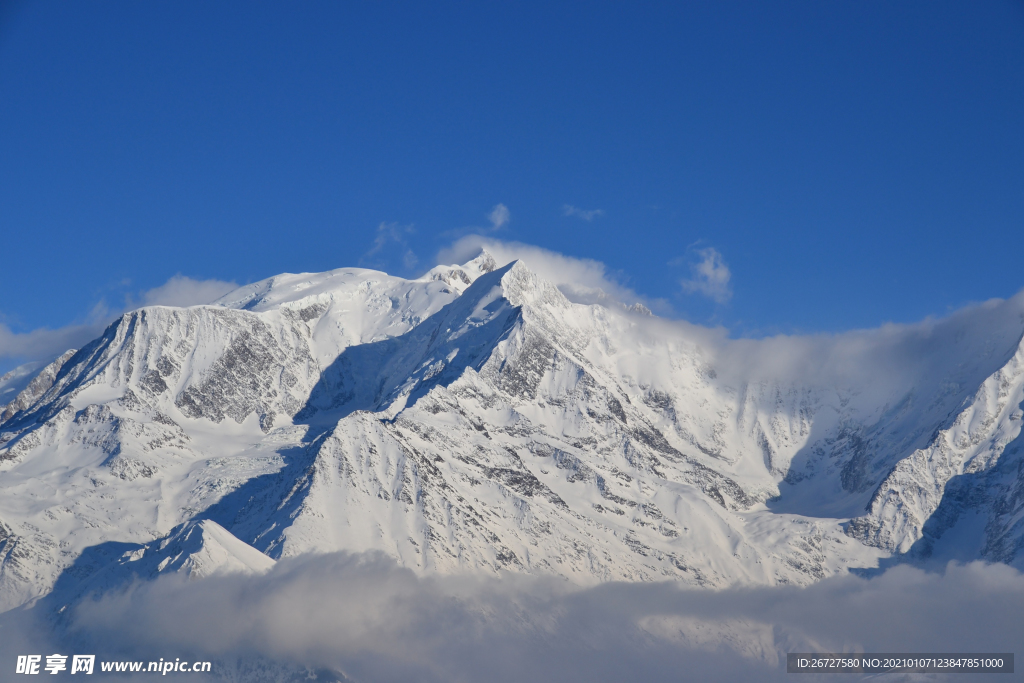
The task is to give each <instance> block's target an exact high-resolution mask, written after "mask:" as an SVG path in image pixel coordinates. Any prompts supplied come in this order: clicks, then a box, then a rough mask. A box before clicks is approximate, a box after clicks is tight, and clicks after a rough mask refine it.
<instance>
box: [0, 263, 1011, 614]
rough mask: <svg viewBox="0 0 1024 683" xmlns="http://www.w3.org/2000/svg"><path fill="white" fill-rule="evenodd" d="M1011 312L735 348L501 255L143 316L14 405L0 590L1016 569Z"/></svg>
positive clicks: (289, 278)
mask: <svg viewBox="0 0 1024 683" xmlns="http://www.w3.org/2000/svg"><path fill="white" fill-rule="evenodd" d="M1022 311H1024V297H1021V296H1018V297H1016V298H1015V299H1011V300H1008V301H1002V302H990V303H987V304H984V305H981V306H977V307H974V308H971V309H965V310H964V311H961V312H959V313H957V314H954V315H953V316H951V317H950V318H947V319H944V320H941V321H929V322H926V323H922V324H920V325H916V326H904V327H898V326H889V327H886V328H882V329H880V330H873V331H865V332H855V333H849V334H846V335H840V336H834V337H803V338H798V337H778V338H773V339H767V340H762V341H751V340H743V341H730V340H726V339H724V338H723V337H722V336H721V334H720V332H718V331H713V330H707V329H703V328H698V327H694V326H691V325H687V324H685V323H679V322H672V321H666V320H662V319H659V318H657V317H654V316H651V315H649V314H646V315H645V314H643V312H642V311H639V309H636V310H632V309H625V308H623V307H621V306H619V305H617V304H616V305H614V306H609V307H605V306H601V305H583V304H578V303H572V302H571V301H570V300H569V299H567V298H566V297H565V296H564V295H563V293H562V291H561V290H560V289H559V288H558V287H556V286H554V285H552V284H550V283H549V282H547V281H545V280H543V279H541V278H539V277H538V276H537V275H536V274H534V273H533V272H531V271H530V269H529V268H528V266H527V265H526V264H524V263H522V262H513V263H509V264H506V265H503V266H500V267H499V264H497V263H495V262H494V259H493V258H491V257H490V256H489V255H488V254H486V253H483V254H481V255H480V256H479V257H477V258H476V259H473V260H472V261H470V262H469V263H467V264H464V265H462V266H439V267H437V268H434V269H433V270H431V271H430V272H428V273H427V274H426V275H424V276H423V277H422V278H420V279H419V280H403V279H400V278H395V277H391V276H388V275H386V274H384V273H380V272H376V271H370V270H361V269H341V270H335V271H331V272H328V273H321V274H303V275H280V276H277V277H274V278H271V279H269V280H265V281H262V282H258V283H255V284H253V285H247V286H245V287H242V288H240V289H238V290H236V291H234V292H231V293H229V294H227V295H226V296H224V297H223V298H222V299H220V300H219V301H218V302H216V303H215V304H213V305H209V306H193V307H190V308H173V307H160V306H155V307H147V308H141V309H139V310H136V311H132V312H130V313H126V314H125V315H123V316H122V317H121V318H120V319H119V320H117V321H116V322H115V323H113V324H112V325H111V326H110V327H109V328H108V329H107V330H106V331H105V332H104V333H103V335H102V336H101V337H99V338H98V339H96V340H95V341H93V342H92V343H90V344H89V345H87V346H86V347H84V348H82V349H81V350H79V351H77V352H69V353H68V354H65V355H64V356H62V357H61V358H59V359H57V360H56V361H54V363H52V364H51V365H49V366H47V367H46V368H43V369H42V370H38V369H37V370H33V372H34V373H35V375H34V377H33V378H32V379H28V378H27V375H26V377H21V376H20V375H19V377H18V385H17V386H18V387H19V389H20V393H18V395H16V396H5V401H7V403H6V405H5V406H0V415H2V419H0V609H10V608H13V607H16V606H18V605H21V604H24V603H28V602H31V601H33V600H36V599H38V598H40V597H41V596H44V595H46V594H47V593H48V592H50V591H51V590H53V591H54V596H53V602H54V604H55V605H57V604H59V605H63V604H67V603H68V602H71V601H73V600H75V599H77V598H78V597H79V596H81V595H84V594H85V593H86V592H90V591H95V590H100V589H106V588H110V587H115V586H117V585H121V584H124V583H126V582H128V581H131V580H134V579H137V578H147V577H153V576H156V575H157V574H160V573H162V572H167V571H179V572H184V573H187V574H189V575H192V574H196V575H207V574H212V573H219V572H229V571H247V572H260V571H264V570H266V569H267V568H269V567H270V566H271V565H273V563H274V561H275V560H276V559H279V558H282V557H290V556H295V555H299V554H304V553H311V552H312V553H317V552H330V551H339V550H345V551H379V552H382V553H384V554H386V555H388V556H390V557H392V558H394V559H395V560H397V561H398V562H399V563H400V564H401V565H403V566H405V567H408V568H410V569H412V570H414V571H416V572H420V573H452V572H455V571H467V570H468V571H480V572H484V573H492V572H498V571H502V570H506V571H513V572H523V573H530V574H549V575H556V576H561V577H565V578H568V579H570V580H571V581H573V582H575V583H578V584H591V583H596V582H601V581H607V580H628V581H650V580H657V579H664V578H672V579H677V580H679V581H681V582H683V583H687V584H691V585H703V586H715V587H722V586H727V585H736V584H762V585H773V584H779V583H791V584H808V583H811V582H814V581H816V580H818V579H821V578H824V577H826V576H829V575H833V574H837V573H841V572H845V571H847V570H848V569H851V568H872V567H876V566H877V565H878V562H879V560H880V559H885V558H889V557H891V556H893V555H894V554H896V556H897V557H913V558H916V559H919V560H922V561H923V560H926V559H927V558H928V557H929V555H931V554H933V553H938V554H940V555H942V554H944V555H943V556H946V555H948V556H956V557H958V558H960V559H978V558H982V559H990V560H1000V561H1005V562H1010V563H1014V562H1018V561H1019V559H1018V558H1019V549H1020V547H1021V545H1022V539H1024V495H1022V491H1024V480H1022V478H1021V476H1022V475H1021V474H1020V473H1021V472H1022V471H1024V468H1022V467H1021V466H1020V463H1021V459H1022V458H1024V448H1022V447H1021V445H1022V439H1021V437H1020V427H1021V415H1022V414H1021V402H1022V400H1024V350H1022V347H1021V333H1022V330H1024V317H1022ZM23 374H25V373H23ZM12 381H13V379H12ZM11 386H14V384H11ZM10 393H13V391H12V392H10ZM966 524H970V525H973V526H971V527H970V528H971V529H975V530H976V533H965V532H964V529H966V528H967V527H965V526H964V525H966ZM956 539H967V540H962V541H961V540H956ZM55 587H56V588H55Z"/></svg>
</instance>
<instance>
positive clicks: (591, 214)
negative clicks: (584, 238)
mask: <svg viewBox="0 0 1024 683" xmlns="http://www.w3.org/2000/svg"><path fill="white" fill-rule="evenodd" d="M562 213H563V214H564V215H566V216H576V217H577V218H582V219H583V220H585V221H587V222H590V221H592V220H594V219H595V218H599V217H600V216H603V215H604V209H589V210H587V209H580V208H578V207H575V206H573V205H572V204H565V205H564V206H563V207H562Z"/></svg>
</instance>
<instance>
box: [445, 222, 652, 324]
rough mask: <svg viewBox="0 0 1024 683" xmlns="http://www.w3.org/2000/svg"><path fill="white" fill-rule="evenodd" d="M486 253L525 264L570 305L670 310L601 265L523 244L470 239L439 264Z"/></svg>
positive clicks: (451, 249)
mask: <svg viewBox="0 0 1024 683" xmlns="http://www.w3.org/2000/svg"><path fill="white" fill-rule="evenodd" d="M481 249H483V250H486V251H487V252H488V253H489V254H490V255H491V256H493V257H494V259H495V260H496V261H497V262H498V264H499V265H505V264H506V263H510V262H512V261H515V260H517V259H519V260H522V261H523V263H524V264H526V266H528V267H529V268H530V269H531V270H532V271H533V272H535V273H537V274H538V275H539V276H541V277H542V278H544V279H545V280H548V281H549V282H551V283H552V284H554V285H555V286H556V287H558V288H559V289H560V290H561V291H562V293H563V294H565V295H566V296H567V297H568V298H569V300H570V301H575V302H576V303H603V304H608V303H618V304H623V305H626V306H632V305H633V304H636V303H638V302H639V303H643V304H644V305H646V306H647V307H648V308H650V309H652V310H654V311H656V312H666V311H669V310H670V307H669V305H668V304H667V303H666V302H665V301H664V300H661V299H649V298H647V297H643V296H641V295H639V294H637V293H636V292H634V291H633V290H632V289H630V288H629V287H627V286H625V285H623V284H621V283H620V282H619V281H618V280H616V279H615V277H613V276H612V274H610V273H609V272H608V269H607V267H606V266H605V265H604V264H603V263H601V262H600V261H595V260H593V259H581V258H574V257H571V256H566V255H564V254H559V253H558V252H554V251H549V250H548V249H543V248H541V247H535V246H532V245H529V244H523V243H521V242H507V241H504V240H498V239H494V238H493V237H485V236H482V235H467V236H466V237H463V238H461V239H459V240H457V241H455V242H454V243H453V244H451V245H450V246H448V247H445V248H444V249H442V250H441V251H440V252H438V254H437V259H436V261H437V263H438V264H443V265H454V264H460V263H465V262H466V261H469V260H470V259H472V258H474V257H475V256H477V255H478V254H479V253H480V250H481Z"/></svg>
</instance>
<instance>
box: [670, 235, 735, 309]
mask: <svg viewBox="0 0 1024 683" xmlns="http://www.w3.org/2000/svg"><path fill="white" fill-rule="evenodd" d="M696 253H697V255H698V256H699V257H700V261H699V262H697V263H695V264H693V265H692V266H690V271H691V274H692V277H691V278H690V279H689V280H683V281H682V282H681V284H682V285H683V289H684V290H686V291H687V292H690V293H694V292H696V293H699V294H703V295H704V296H706V297H708V298H709V299H711V300H713V301H714V302H716V303H719V304H724V303H726V302H727V301H729V299H731V298H732V288H731V287H730V286H729V280H730V279H731V278H732V273H731V272H730V271H729V266H727V265H725V261H724V260H723V259H722V255H721V254H720V253H718V250H717V249H715V248H713V247H707V248H705V249H699V250H698V251H697V252H696Z"/></svg>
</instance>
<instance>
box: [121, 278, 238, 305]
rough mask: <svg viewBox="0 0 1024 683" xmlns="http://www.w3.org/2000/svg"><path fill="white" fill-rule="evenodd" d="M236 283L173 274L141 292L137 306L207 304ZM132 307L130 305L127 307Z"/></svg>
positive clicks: (236, 287) (229, 289) (234, 286)
mask: <svg viewBox="0 0 1024 683" xmlns="http://www.w3.org/2000/svg"><path fill="white" fill-rule="evenodd" d="M233 289H238V283H236V282H226V281H224V280H194V279H192V278H190V277H188V276H185V275H181V274H180V273H179V274H178V275H175V276H173V277H172V278H171V279H170V280H168V281H167V282H165V283H164V284H162V285H160V286H159V287H154V288H153V289H150V290H147V291H145V292H143V293H142V294H141V295H140V296H139V303H138V305H139V306H198V305H200V304H209V303H212V302H214V301H216V300H217V299H219V298H220V297H222V296H224V295H225V294H227V293H228V292H230V291H231V290H233ZM132 307H134V305H130V306H129V308H132Z"/></svg>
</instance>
